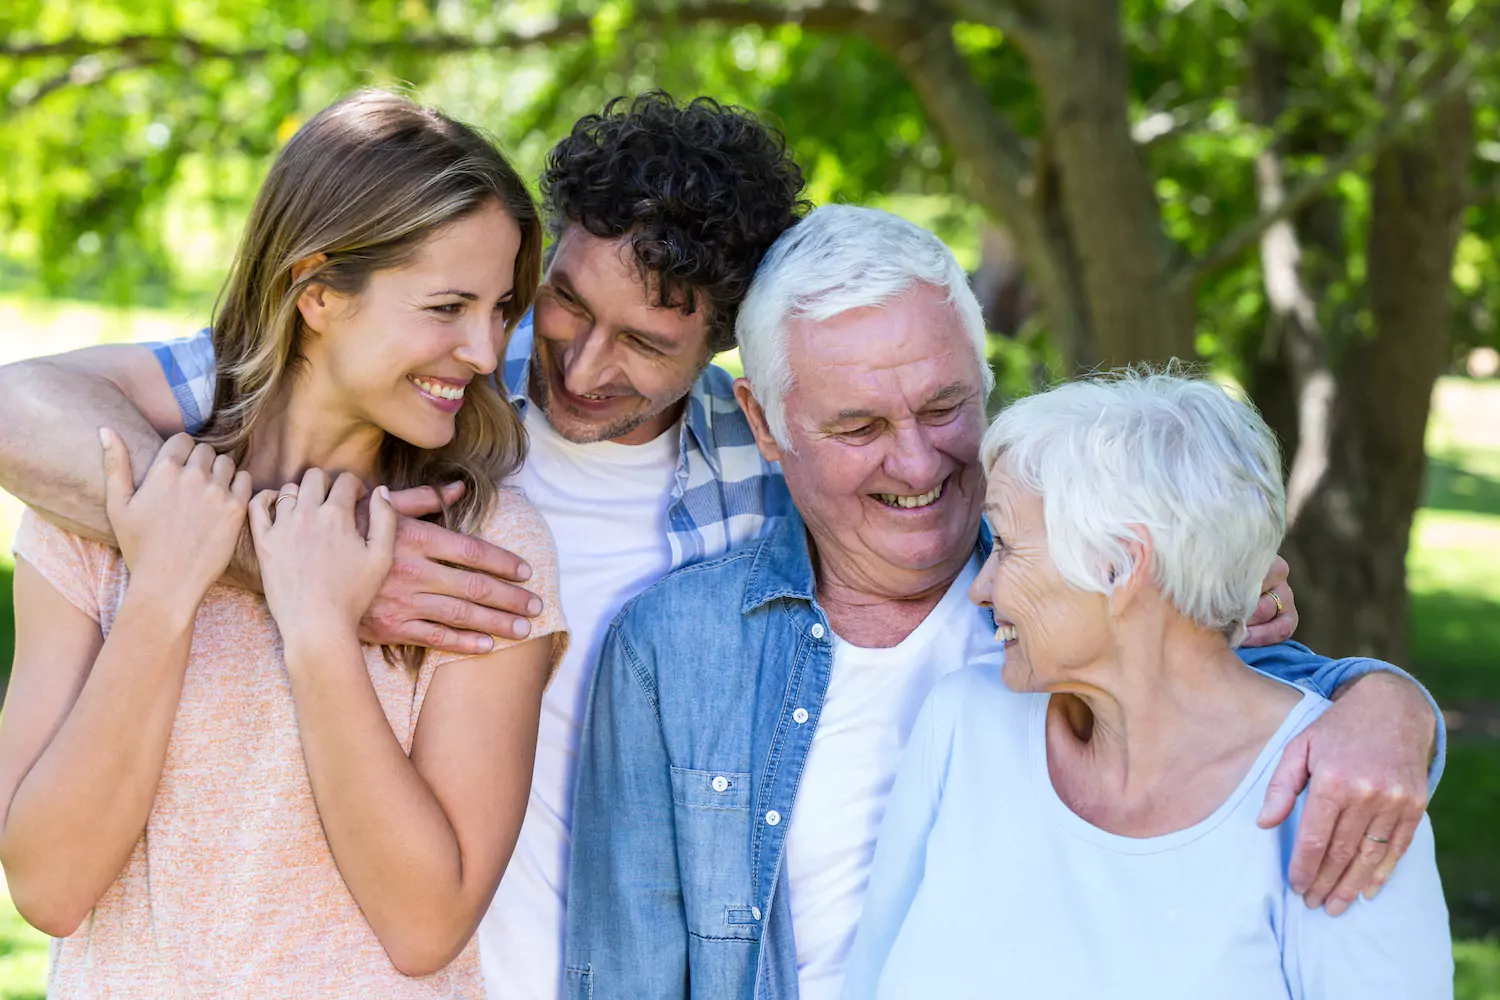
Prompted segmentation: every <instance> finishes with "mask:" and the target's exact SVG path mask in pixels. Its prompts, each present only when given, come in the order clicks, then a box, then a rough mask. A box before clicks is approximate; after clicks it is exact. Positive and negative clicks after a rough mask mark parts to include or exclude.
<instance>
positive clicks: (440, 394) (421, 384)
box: [407, 375, 464, 399]
mask: <svg viewBox="0 0 1500 1000" xmlns="http://www.w3.org/2000/svg"><path fill="white" fill-rule="evenodd" d="M407 377H408V378H410V379H411V381H412V384H413V385H415V386H416V387H417V388H418V389H421V390H422V391H423V392H425V393H427V395H429V396H436V397H437V398H438V399H463V398H464V387H463V386H461V385H447V384H445V383H442V382H429V381H428V380H427V379H425V378H418V377H417V376H415V375H408V376H407Z"/></svg>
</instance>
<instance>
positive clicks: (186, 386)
mask: <svg viewBox="0 0 1500 1000" xmlns="http://www.w3.org/2000/svg"><path fill="white" fill-rule="evenodd" d="M145 346H147V347H149V348H150V349H151V353H152V354H153V355H155V356H156V362H157V364H159V365H161V370H162V374H164V375H166V377H167V385H169V386H171V387H172V396H173V397H174V398H175V399H176V400H177V408H178V409H179V410H181V411H182V426H183V427H184V428H185V429H186V430H187V432H188V433H189V434H196V433H198V431H200V430H201V429H202V428H203V425H204V424H206V423H207V422H208V418H209V415H210V414H212V413H213V408H214V338H213V333H212V331H211V330H209V329H208V328H207V327H205V328H204V329H202V330H199V331H198V332H197V333H195V334H193V335H192V336H191V337H182V338H180V339H178V340H163V341H160V342H158V343H154V344H147V345H145Z"/></svg>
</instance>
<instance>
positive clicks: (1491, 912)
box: [0, 296, 1500, 1000]
mask: <svg viewBox="0 0 1500 1000" xmlns="http://www.w3.org/2000/svg"><path fill="white" fill-rule="evenodd" d="M192 328H193V320H192V318H191V317H185V316H183V315H181V314H173V313H152V312H145V311H139V312H137V313H134V314H131V315H129V316H126V317H123V318H122V317H112V316H110V315H109V314H108V313H106V312H104V311H103V310H99V309H96V308H93V307H89V306H83V305H77V304H63V305H62V306H55V307H46V308H38V307H35V306H33V305H31V304H30V303H27V302H26V301H24V300H19V299H15V298H6V297H3V296H0V329H6V330H8V331H24V332H20V333H17V334H16V335H14V336H12V335H11V334H10V333H7V335H6V336H5V337H4V338H0V364H3V363H5V362H7V361H12V360H16V359H17V358H20V357H23V356H25V355H28V354H37V353H52V352H55V351H59V350H68V349H71V348H74V347H81V346H86V345H87V344H90V343H97V342H99V341H103V340H140V339H147V338H160V337H170V336H177V335H180V334H182V333H184V332H188V331H191V329H192ZM738 361H739V358H738V357H737V356H736V355H732V354H731V355H728V356H724V357H721V358H720V359H719V363H720V364H723V365H725V366H726V367H728V368H730V369H731V370H732V371H734V372H735V373H736V374H738V373H739V365H738ZM1434 402H1435V405H1434V412H1433V417H1432V420H1431V423H1430V426H1429V433H1428V458H1429V466H1428V475H1427V482H1426V490H1425V494H1424V500H1423V504H1424V505H1423V509H1422V510H1421V511H1420V512H1419V514H1418V516H1417V521H1416V524H1415V525H1414V527H1413V531H1412V547H1411V555H1410V558H1409V560H1408V564H1407V574H1408V582H1409V585H1410V589H1411V595H1412V650H1411V661H1412V667H1413V670H1414V671H1415V672H1416V673H1417V675H1418V676H1419V677H1420V678H1421V679H1422V680H1423V682H1425V683H1426V684H1427V685H1428V686H1429V687H1430V688H1431V689H1432V691H1433V693H1434V694H1435V695H1436V696H1437V698H1438V700H1439V701H1440V702H1441V703H1443V705H1444V706H1445V707H1458V708H1461V709H1465V710H1467V709H1470V708H1471V707H1473V706H1479V707H1481V708H1483V709H1487V710H1492V711H1494V712H1495V713H1496V714H1495V715H1493V718H1495V719H1497V720H1500V381H1489V382H1483V383H1480V382H1471V381H1467V380H1461V379H1452V378H1450V379H1444V380H1442V382H1441V383H1440V384H1439V386H1438V390H1437V393H1436V396H1435V401H1434ZM19 517H20V505H19V504H18V503H16V501H15V500H14V499H13V498H11V497H8V496H5V495H4V494H0V670H8V667H9V664H10V659H11V655H12V653H11V651H12V648H13V643H14V628H13V622H12V621H11V615H10V613H9V608H10V605H11V598H10V591H11V579H12V568H11V565H10V555H9V553H10V539H11V537H12V536H13V534H14V531H15V526H16V523H17V521H18V519H19ZM0 679H3V678H0ZM1472 729H1473V727H1472V726H1468V727H1465V726H1460V727H1457V728H1455V729H1454V730H1453V734H1452V735H1453V742H1452V745H1451V747H1450V750H1449V757H1448V770H1447V774H1446V776H1445V778H1444V780H1443V787H1442V788H1441V789H1440V790H1439V792H1438V795H1437V798H1436V799H1435V800H1434V801H1433V804H1432V820H1433V827H1434V829H1435V831H1436V837H1437V848H1438V865H1439V868H1440V869H1441V870H1442V874H1443V886H1444V890H1445V892H1446V894H1447V897H1448V905H1449V908H1450V910H1451V911H1452V915H1453V929H1454V936H1455V938H1456V940H1455V943H1454V949H1453V952H1454V961H1455V965H1456V969H1457V975H1456V981H1455V989H1456V996H1457V998H1458V1000H1500V738H1497V737H1496V736H1491V735H1486V734H1484V733H1476V732H1474V731H1472ZM3 889H4V886H3V882H0V1000H22V998H25V1000H31V998H40V997H42V996H43V994H44V991H45V983H46V969H47V944H46V938H45V937H43V936H42V935H41V934H40V933H39V932H37V931H35V930H33V929H32V928H31V927H29V926H28V925H27V924H26V923H25V921H23V920H22V919H21V917H20V915H19V914H17V913H16V911H15V908H14V907H13V906H12V905H11V902H10V898H9V896H8V895H7V894H5V892H4V891H3Z"/></svg>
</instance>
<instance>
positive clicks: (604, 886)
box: [564, 615, 688, 1000]
mask: <svg viewBox="0 0 1500 1000" xmlns="http://www.w3.org/2000/svg"><path fill="white" fill-rule="evenodd" d="M628 620H629V619H628V615H627V616H625V617H622V618H621V619H619V620H617V621H616V622H615V624H614V625H613V626H611V628H610V630H609V632H608V634H607V635H606V636H605V640H604V651H603V653H602V655H601V657H600V661H599V668H598V671H597V673H596V674H595V676H594V686H593V691H592V693H591V694H590V696H589V706H588V710H587V714H586V716H585V720H584V726H583V733H582V738H581V742H580V744H579V750H578V784H577V787H576V789H575V791H574V794H573V853H572V859H571V863H570V874H569V879H568V913H567V942H566V945H565V951H566V966H567V968H566V972H565V977H566V990H565V993H564V995H565V996H567V997H569V998H589V1000H651V998H666V997H673V998H679V1000H680V998H684V997H686V996H687V995H688V988H687V958H688V956H687V917H686V914H685V911H684V908H683V899H682V887H681V883H680V881H679V875H678V868H677V848H676V842H675V840H674V837H673V831H674V820H673V815H672V809H673V806H672V782H671V770H670V768H671V765H670V762H669V759H668V757H667V750H666V744H665V742H664V741H663V738H662V731H661V724H660V719H659V716H658V715H657V710H658V705H657V702H656V700H655V698H654V692H655V684H654V678H653V677H652V676H651V674H650V673H649V672H647V671H646V670H645V668H644V666H643V664H642V663H641V662H640V660H639V658H638V657H637V656H636V655H635V652H634V650H633V648H632V646H631V645H630V643H629V641H628V639H627V638H626V637H625V636H624V635H623V634H622V628H626V627H628Z"/></svg>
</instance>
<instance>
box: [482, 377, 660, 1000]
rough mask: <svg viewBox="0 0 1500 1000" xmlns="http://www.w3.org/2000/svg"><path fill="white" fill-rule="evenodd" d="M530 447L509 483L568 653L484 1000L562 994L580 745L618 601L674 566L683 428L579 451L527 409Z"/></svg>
mask: <svg viewBox="0 0 1500 1000" xmlns="http://www.w3.org/2000/svg"><path fill="white" fill-rule="evenodd" d="M525 423H526V431H527V433H528V435H529V436H530V438H531V448H530V451H529V452H528V453H527V457H526V464H525V465H524V466H522V468H521V470H520V472H518V473H517V474H516V475H515V477H514V478H513V479H512V480H511V483H512V484H514V485H517V486H520V487H522V488H524V489H525V490H526V494H527V496H529V497H530V498H531V502H532V503H534V504H536V506H537V508H538V509H539V510H540V511H541V512H542V516H543V517H545V518H546V519H547V524H548V525H549V526H550V527H551V528H552V535H553V537H554V538H555V539H556V540H557V557H558V558H557V563H558V574H559V577H560V584H559V590H560V593H561V595H562V607H563V615H564V616H565V617H566V618H567V621H568V628H569V630H570V632H571V633H572V639H571V644H570V645H569V647H568V651H567V653H566V654H565V655H564V656H563V659H562V663H561V664H559V666H558V668H557V674H556V675H555V676H554V677H553V679H552V683H551V684H550V685H549V686H548V688H547V692H546V694H544V695H543V696H542V715H541V725H540V729H539V730H538V734H537V746H536V766H535V768H534V769H533V772H532V779H531V797H530V799H529V801H528V802H527V806H526V819H525V821H524V822H523V823H522V825H521V834H520V838H519V839H518V840H517V842H516V849H515V853H514V854H512V855H511V859H510V865H509V866H508V867H507V868H506V870H505V877H504V879H502V880H501V882H500V888H499V890H498V891H497V892H496V893H495V898H494V901H493V902H491V903H490V908H489V911H488V912H487V913H486V914H485V917H484V920H483V921H482V922H481V923H480V925H479V934H478V936H479V956H480V964H481V965H482V967H483V969H484V981H485V992H486V995H487V996H488V997H489V1000H553V998H557V997H560V996H561V995H562V979H563V976H562V972H563V934H564V930H565V926H566V924H565V920H564V916H565V911H566V908H567V899H568V852H569V847H570V844H571V840H570V836H569V831H570V829H571V825H572V819H573V786H574V777H575V773H576V770H577V762H578V741H579V735H580V731H581V729H582V727H583V714H584V709H585V707H586V704H587V700H588V693H589V686H590V683H591V682H592V680H593V676H594V666H595V664H596V663H597V662H598V659H599V649H600V646H601V645H602V643H603V640H604V633H605V630H606V629H608V627H609V623H610V622H611V621H612V620H613V619H614V617H615V615H616V614H618V613H619V610H620V608H621V607H622V606H623V605H624V604H625V602H626V601H628V600H630V598H632V597H634V596H635V595H636V594H638V593H640V592H641V591H642V590H644V589H646V587H648V586H650V585H651V584H652V583H655V582H656V581H657V580H658V579H660V578H661V577H662V576H664V575H665V574H666V573H667V571H668V570H670V569H671V566H672V549H671V542H670V541H669V540H668V535H667V508H668V506H669V505H670V504H671V499H672V487H673V484H674V483H675V481H676V476H677V467H678V459H679V455H680V450H681V436H682V425H681V422H680V421H679V422H678V423H677V424H674V425H673V426H672V427H671V428H669V429H668V430H667V431H666V432H664V433H663V434H662V435H661V436H659V437H657V438H656V439H655V440H652V441H649V442H647V443H645V444H640V445H624V444H619V443H618V442H615V441H600V442H595V443H592V444H575V443H574V442H572V441H569V440H567V439H566V438H564V437H563V436H562V435H560V434H558V433H557V431H555V430H554V429H553V428H552V425H551V424H549V423H548V422H547V418H546V416H545V415H544V414H543V413H542V410H541V407H539V406H537V405H536V404H535V403H533V404H531V405H530V406H528V407H527V408H526V417H525Z"/></svg>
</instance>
